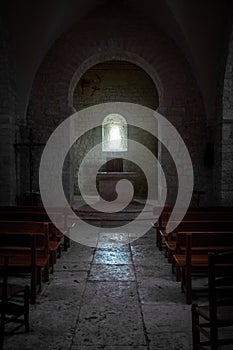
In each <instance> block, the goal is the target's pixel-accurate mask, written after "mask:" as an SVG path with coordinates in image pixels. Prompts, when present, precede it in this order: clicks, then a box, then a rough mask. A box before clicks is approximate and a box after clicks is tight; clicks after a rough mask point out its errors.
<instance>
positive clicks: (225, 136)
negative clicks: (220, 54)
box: [218, 32, 233, 205]
mask: <svg viewBox="0 0 233 350" xmlns="http://www.w3.org/2000/svg"><path fill="white" fill-rule="evenodd" d="M221 117H222V119H221V121H220V123H219V129H220V130H221V134H220V140H221V145H220V150H221V153H220V157H219V158H220V176H219V179H218V180H219V181H218V193H219V201H220V204H222V205H232V203H233V32H232V35H231V39H230V43H229V47H228V56H227V62H226V68H225V77H224V84H223V94H222V115H221Z"/></svg>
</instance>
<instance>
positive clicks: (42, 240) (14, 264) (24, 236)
mask: <svg viewBox="0 0 233 350" xmlns="http://www.w3.org/2000/svg"><path fill="white" fill-rule="evenodd" d="M0 242H1V243H0V253H8V254H9V255H10V256H11V257H10V258H9V261H8V270H9V271H11V272H12V273H19V272H20V273H24V274H25V273H29V274H30V278H31V302H32V303H35V302H36V284H37V281H39V284H40V288H41V270H42V269H43V271H44V280H45V281H48V266H49V249H48V235H47V234H45V233H44V232H41V233H19V232H17V233H14V232H1V233H0ZM3 263H4V261H3V259H0V265H1V266H3Z"/></svg>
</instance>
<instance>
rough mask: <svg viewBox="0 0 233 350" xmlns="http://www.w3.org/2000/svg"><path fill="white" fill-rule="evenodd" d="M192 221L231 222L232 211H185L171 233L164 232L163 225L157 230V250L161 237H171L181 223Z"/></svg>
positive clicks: (232, 218)
mask: <svg viewBox="0 0 233 350" xmlns="http://www.w3.org/2000/svg"><path fill="white" fill-rule="evenodd" d="M173 222H175V220H174V221H173ZM192 222H200V223H201V222H203V223H207V222H212V223H218V222H219V223H220V222H229V223H231V222H233V213H231V212H227V213H226V212H224V213H218V212H207V213H203V212H200V213H197V212H195V213H192V212H190V213H187V214H186V215H185V217H184V218H183V219H182V221H181V222H180V223H179V225H178V226H177V227H176V229H175V230H174V231H173V232H172V233H168V232H166V228H165V226H164V227H163V228H162V229H158V230H157V232H158V235H159V238H158V242H159V244H158V247H159V250H162V246H163V238H164V239H165V241H166V240H169V239H172V236H174V233H175V232H177V231H180V230H181V227H182V225H185V224H186V223H187V224H189V225H191V223H192ZM166 223H167V222H166ZM199 225H200V224H199ZM217 225H219V224H217ZM211 229H212V228H211ZM191 230H192V229H191ZM164 244H165V243H164ZM165 246H166V245H165ZM165 255H166V253H165Z"/></svg>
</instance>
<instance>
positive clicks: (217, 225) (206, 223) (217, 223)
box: [160, 219, 233, 256]
mask: <svg viewBox="0 0 233 350" xmlns="http://www.w3.org/2000/svg"><path fill="white" fill-rule="evenodd" d="M178 231H179V232H204V231H206V232H211V231H213V232H220V231H233V220H232V219H231V220H219V219H211V220H201V219H200V220H187V221H185V220H183V221H182V222H181V223H180V224H179V225H178V226H177V228H176V229H175V230H174V231H173V232H171V233H167V232H166V231H161V230H160V236H161V239H162V237H164V238H165V242H166V241H169V240H175V237H176V232H178ZM167 247H168V245H167V244H166V243H165V256H167ZM161 249H162V248H161Z"/></svg>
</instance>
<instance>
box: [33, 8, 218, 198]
mask: <svg viewBox="0 0 233 350" xmlns="http://www.w3.org/2000/svg"><path fill="white" fill-rule="evenodd" d="M114 60H117V61H119V60H120V61H127V62H130V63H133V64H135V65H136V66H139V67H141V68H142V69H143V70H144V71H145V72H146V73H147V74H148V75H149V76H150V77H151V79H152V81H153V83H154V84H155V86H156V88H157V91H158V94H159V110H158V111H159V112H160V113H161V114H163V115H164V116H166V117H167V118H168V120H170V121H171V122H172V123H173V125H174V126H175V127H176V128H177V130H178V131H179V132H180V134H181V136H182V137H183V138H184V140H185V142H186V145H187V147H188V150H189V152H190V155H191V158H192V161H193V166H194V174H195V188H196V189H198V190H205V191H206V197H205V198H206V202H210V203H211V200H212V195H213V181H212V178H211V174H210V172H209V169H206V167H205V165H204V152H205V148H206V122H205V120H206V119H205V118H206V117H205V111H204V107H203V102H202V98H201V96H200V93H199V89H198V86H197V84H196V81H195V80H194V78H193V76H192V73H191V68H190V66H189V64H188V63H187V61H186V60H185V58H184V56H183V54H182V52H181V51H180V50H179V49H178V48H177V47H176V46H175V44H174V43H173V42H172V41H171V40H170V39H169V38H168V37H167V36H166V34H165V33H163V32H161V31H160V30H159V29H158V28H156V27H154V26H152V25H151V24H150V21H149V20H148V18H144V17H143V15H141V14H140V13H137V14H135V13H130V12H127V10H125V9H124V8H119V9H118V12H117V11H114V13H112V12H111V11H110V12H108V9H107V8H106V9H105V11H103V9H101V10H99V11H97V12H94V13H93V14H92V15H90V16H89V17H88V18H84V19H83V20H82V21H81V22H79V23H77V24H76V25H74V26H73V27H72V28H71V30H70V31H69V32H67V33H65V34H64V35H63V36H62V37H61V38H60V39H59V40H57V42H56V43H55V44H54V45H53V47H52V48H51V50H50V51H49V52H48V54H47V56H46V58H45V60H44V62H43V64H42V65H41V67H40V69H39V70H38V72H37V76H36V79H35V82H34V86H33V90H32V94H31V98H30V105H29V116H30V123H31V125H32V127H33V129H34V131H35V139H39V140H40V141H41V140H42V142H46V140H47V139H48V137H49V135H50V133H51V132H52V131H53V130H54V128H55V127H56V126H58V125H59V124H60V123H61V122H62V121H63V120H64V119H65V118H67V117H68V116H69V115H71V114H72V113H73V112H74V111H75V109H74V106H73V94H74V91H75V87H76V85H77V83H78V82H79V80H80V79H81V77H82V76H83V74H84V73H85V72H86V71H88V69H90V68H91V67H93V66H95V65H96V64H98V63H101V62H106V61H114ZM171 142H174V140H171ZM159 156H160V162H161V164H162V167H163V169H164V172H165V173H166V175H167V185H168V188H169V189H170V191H169V197H168V203H174V200H175V196H176V188H177V177H176V171H175V167H174V164H173V162H172V160H171V159H170V158H169V155H167V154H166V151H165V150H162V152H160V153H159ZM35 163H36V162H35ZM68 172H69V171H68V170H67V173H68ZM70 175H71V174H70ZM70 191H71V192H72V191H73V189H72V188H71V189H70Z"/></svg>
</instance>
